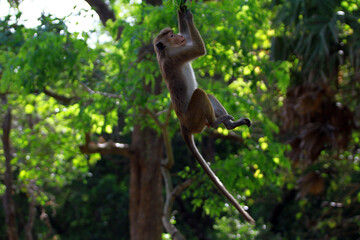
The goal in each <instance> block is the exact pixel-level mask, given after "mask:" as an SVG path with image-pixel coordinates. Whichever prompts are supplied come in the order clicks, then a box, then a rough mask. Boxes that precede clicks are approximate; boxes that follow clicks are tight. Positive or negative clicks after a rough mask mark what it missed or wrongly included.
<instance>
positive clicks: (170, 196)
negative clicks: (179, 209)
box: [161, 167, 194, 240]
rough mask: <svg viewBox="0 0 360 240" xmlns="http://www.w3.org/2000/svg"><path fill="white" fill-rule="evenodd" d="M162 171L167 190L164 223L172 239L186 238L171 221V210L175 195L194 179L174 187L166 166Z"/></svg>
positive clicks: (182, 239) (181, 239)
mask: <svg viewBox="0 0 360 240" xmlns="http://www.w3.org/2000/svg"><path fill="white" fill-rule="evenodd" d="M161 173H162V175H163V179H164V182H165V190H166V201H165V204H164V213H163V217H162V222H163V225H164V227H165V229H166V231H167V232H168V233H170V234H171V237H172V239H174V240H185V237H184V235H182V233H181V232H180V231H179V230H178V229H177V228H176V227H175V225H173V224H171V223H170V219H171V211H172V206H173V203H174V200H175V197H176V196H178V195H179V194H180V193H181V192H182V191H183V190H184V189H186V188H187V187H189V186H190V185H191V184H192V182H193V181H194V179H188V180H186V181H185V182H183V183H182V184H180V185H178V186H176V188H174V189H173V186H172V181H171V176H170V172H169V170H168V169H167V168H165V167H161Z"/></svg>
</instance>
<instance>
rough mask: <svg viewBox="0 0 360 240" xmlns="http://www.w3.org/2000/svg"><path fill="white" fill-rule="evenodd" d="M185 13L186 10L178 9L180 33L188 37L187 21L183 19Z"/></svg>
mask: <svg viewBox="0 0 360 240" xmlns="http://www.w3.org/2000/svg"><path fill="white" fill-rule="evenodd" d="M183 11H188V10H183ZM185 14H186V12H181V11H178V23H179V31H180V34H181V35H183V36H184V37H185V38H187V39H188V38H189V37H190V33H189V27H188V23H187V22H186V20H185Z"/></svg>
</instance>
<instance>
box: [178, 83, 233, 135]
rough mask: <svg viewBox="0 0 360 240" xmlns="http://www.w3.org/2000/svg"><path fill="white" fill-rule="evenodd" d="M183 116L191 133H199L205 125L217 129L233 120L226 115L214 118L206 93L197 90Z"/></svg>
mask: <svg viewBox="0 0 360 240" xmlns="http://www.w3.org/2000/svg"><path fill="white" fill-rule="evenodd" d="M185 115H186V127H187V129H189V130H190V131H191V132H193V133H195V132H201V131H202V130H203V128H204V126H205V125H208V126H210V127H212V128H217V127H218V126H219V125H220V124H221V123H223V122H225V121H227V120H230V119H232V120H233V119H234V118H233V117H232V116H230V115H228V114H225V115H222V116H219V117H216V116H215V112H214V109H213V107H212V105H211V102H210V100H209V98H208V96H207V94H206V92H205V91H204V90H202V89H199V88H197V89H195V91H194V93H193V95H192V96H191V100H190V102H189V106H188V109H187V111H186V113H185Z"/></svg>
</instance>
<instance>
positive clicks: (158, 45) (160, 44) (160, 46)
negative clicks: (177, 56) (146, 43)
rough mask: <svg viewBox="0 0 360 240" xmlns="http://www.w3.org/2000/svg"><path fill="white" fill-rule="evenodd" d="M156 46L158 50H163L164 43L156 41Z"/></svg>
mask: <svg viewBox="0 0 360 240" xmlns="http://www.w3.org/2000/svg"><path fill="white" fill-rule="evenodd" d="M156 47H157V49H159V50H164V49H165V45H164V44H163V43H162V42H158V43H157V44H156Z"/></svg>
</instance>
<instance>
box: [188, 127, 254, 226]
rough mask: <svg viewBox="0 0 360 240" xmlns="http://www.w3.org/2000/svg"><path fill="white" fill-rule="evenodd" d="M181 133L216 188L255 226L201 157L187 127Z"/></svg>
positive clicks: (252, 220)
mask: <svg viewBox="0 0 360 240" xmlns="http://www.w3.org/2000/svg"><path fill="white" fill-rule="evenodd" d="M181 133H182V135H183V137H184V140H185V142H186V144H187V146H188V147H189V149H190V151H191V152H192V153H193V154H194V156H195V158H196V160H197V161H198V162H199V163H200V165H201V167H202V168H203V169H204V171H205V172H206V174H207V175H208V176H209V177H210V179H211V181H213V183H214V184H215V186H216V187H217V188H218V189H219V190H220V192H221V193H222V194H223V195H224V196H225V197H226V198H227V199H228V200H229V202H230V203H231V204H232V205H233V206H234V207H235V208H236V209H237V210H238V211H239V213H240V214H241V215H242V216H243V217H244V218H245V220H246V221H248V222H249V223H251V224H255V221H254V219H253V218H252V217H251V216H250V215H249V214H248V213H247V212H246V211H245V210H244V209H243V208H242V207H241V206H240V204H239V203H238V202H237V201H236V199H235V198H234V197H233V196H232V195H231V193H229V191H228V190H227V189H226V188H225V186H224V184H223V183H222V182H221V181H220V180H219V178H218V177H217V176H216V175H215V173H214V172H213V171H212V170H211V168H210V167H209V165H208V164H207V163H206V161H205V159H204V158H203V157H202V156H201V154H200V152H199V150H198V149H197V147H196V145H195V142H194V137H193V135H192V134H191V132H189V131H188V130H187V129H186V128H185V127H183V126H181Z"/></svg>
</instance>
